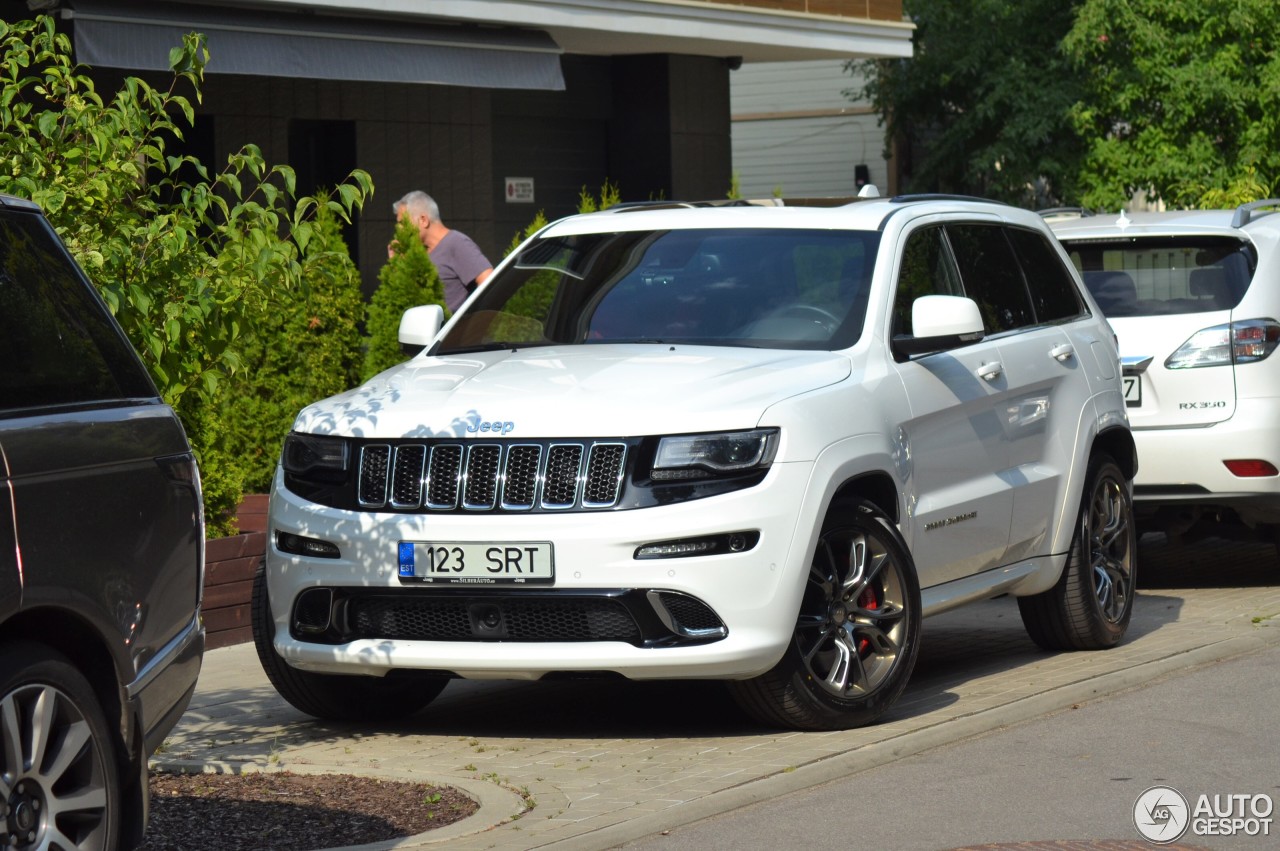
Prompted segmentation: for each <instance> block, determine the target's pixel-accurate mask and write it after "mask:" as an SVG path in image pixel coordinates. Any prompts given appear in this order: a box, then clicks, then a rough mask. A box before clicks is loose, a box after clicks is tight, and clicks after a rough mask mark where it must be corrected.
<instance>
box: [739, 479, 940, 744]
mask: <svg viewBox="0 0 1280 851" xmlns="http://www.w3.org/2000/svg"><path fill="white" fill-rule="evenodd" d="M920 619H921V608H920V584H919V580H918V578H917V577H916V570H915V563H914V562H913V561H912V559H911V554H910V552H909V551H908V549H907V546H906V543H905V542H904V541H903V540H902V536H901V534H899V532H898V530H897V528H895V526H894V525H893V523H892V522H891V521H890V520H889V518H888V517H887V516H885V514H884V513H883V512H882V511H880V510H879V509H878V508H876V507H875V506H874V505H873V504H871V503H869V502H865V501H861V500H843V501H840V502H837V503H835V504H833V505H832V507H831V509H830V510H829V511H828V513H827V517H826V520H825V521H824V522H823V524H822V533H821V536H820V538H819V540H818V545H817V547H816V550H815V553H814V557H813V563H812V565H811V566H810V570H809V576H808V579H807V581H806V584H805V591H804V597H803V599H802V601H801V604H800V611H799V614H798V617H797V619H796V628H795V631H794V633H793V635H792V640H791V642H790V644H789V645H788V647H787V649H786V651H785V652H784V653H783V655H782V659H781V660H779V662H778V663H777V665H775V666H774V667H773V668H772V669H771V670H769V671H768V672H766V673H764V674H762V675H760V676H758V677H755V678H753V679H750V680H743V681H737V682H732V683H730V689H731V691H732V692H733V695H734V697H735V699H736V700H737V701H738V703H739V705H740V706H741V707H742V708H743V709H744V710H745V711H746V712H747V713H748V714H749V715H751V716H752V717H753V718H755V719H756V720H758V721H761V722H763V723H766V724H770V725H781V726H784V727H792V728H795V729H799V730H843V729H848V728H851V727H861V726H864V725H866V724H870V723H872V722H874V721H875V720H877V719H878V718H879V717H880V716H881V715H883V714H884V713H885V711H887V710H888V709H889V707H890V706H892V705H893V702H894V701H895V700H897V698H898V696H899V695H901V694H902V690H903V689H904V688H905V687H906V685H907V680H908V679H909V678H910V676H911V670H912V668H913V667H914V666H915V660H916V653H917V652H918V650H919V644H920Z"/></svg>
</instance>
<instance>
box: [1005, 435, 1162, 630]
mask: <svg viewBox="0 0 1280 851" xmlns="http://www.w3.org/2000/svg"><path fill="white" fill-rule="evenodd" d="M1085 482H1086V483H1085V489H1084V493H1083V495H1082V498H1081V500H1080V515H1079V517H1078V519H1077V520H1076V528H1075V534H1074V536H1073V537H1072V539H1071V551H1070V553H1069V554H1068V556H1067V564H1066V566H1065V567H1064V568H1063V569H1062V576H1061V577H1059V578H1058V583H1057V584H1056V585H1055V586H1054V587H1053V588H1051V589H1050V590H1048V591H1045V592H1044V593H1042V594H1035V595H1032V596H1029V597H1019V598H1018V611H1019V612H1020V613H1021V614H1022V623H1023V625H1024V626H1026V629H1027V633H1028V634H1029V635H1030V636H1031V639H1032V640H1033V641H1034V642H1035V643H1036V644H1038V645H1040V646H1041V647H1043V648H1044V649H1046V650H1102V649H1105V648H1107V647H1114V646H1115V645H1116V644H1119V643H1120V640H1121V639H1123V638H1124V634H1125V631H1126V630H1127V629H1128V626H1129V619H1130V617H1131V616H1132V614H1133V596H1134V589H1135V584H1134V583H1135V579H1136V572H1137V564H1138V533H1137V526H1136V524H1135V522H1134V515H1133V500H1132V498H1131V496H1130V494H1129V487H1128V484H1127V481H1126V479H1125V476H1124V473H1123V472H1122V471H1121V470H1120V467H1119V466H1118V465H1117V464H1116V463H1115V461H1113V460H1112V459H1111V458H1110V457H1108V456H1106V455H1096V456H1094V457H1093V459H1092V460H1091V461H1090V463H1089V475H1088V477H1087V478H1086V480H1085Z"/></svg>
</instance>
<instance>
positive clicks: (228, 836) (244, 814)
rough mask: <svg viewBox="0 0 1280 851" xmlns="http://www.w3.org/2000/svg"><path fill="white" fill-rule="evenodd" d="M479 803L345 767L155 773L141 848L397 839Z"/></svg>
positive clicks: (276, 848) (290, 849)
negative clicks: (311, 771)
mask: <svg viewBox="0 0 1280 851" xmlns="http://www.w3.org/2000/svg"><path fill="white" fill-rule="evenodd" d="M477 809H479V804H478V803H476V801H475V800H473V799H472V798H470V797H468V796H467V795H465V794H464V793H462V792H460V791H458V790H457V789H454V788H452V787H449V786H433V785H429V784H422V783H408V782H401V781H396V780H381V779H378V778H373V777H357V776H354V775H350V774H293V773H290V772H287V771H279V772H259V773H251V774H159V773H155V774H152V776H151V820H150V822H149V823H148V826H147V834H146V841H145V842H144V843H143V844H142V845H141V846H140V847H139V851H208V849H211V848H217V849H221V851H315V849H322V848H336V847H341V846H344V845H362V844H365V843H368V842H380V841H383V840H388V839H402V838H404V837H406V836H413V835H415V834H419V833H425V832H426V831H429V830H433V829H435V828H440V827H444V826H445V825H447V824H452V823H453V822H455V821H458V820H460V819H463V818H466V817H467V816H469V815H471V814H472V813H474V812H475V811H476V810H477Z"/></svg>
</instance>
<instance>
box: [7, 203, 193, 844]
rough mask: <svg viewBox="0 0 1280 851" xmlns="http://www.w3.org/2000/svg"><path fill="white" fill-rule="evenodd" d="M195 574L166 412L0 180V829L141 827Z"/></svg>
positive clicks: (126, 839)
mask: <svg viewBox="0 0 1280 851" xmlns="http://www.w3.org/2000/svg"><path fill="white" fill-rule="evenodd" d="M203 572H204V515H203V509H202V508H201V499H200V478H199V473H198V471H197V468H196V463H195V458H194V456H193V455H192V453H191V448H190V446H189V445H188V443H187V439H186V435H185V433H184V432H183V429H182V426H181V424H180V423H179V422H178V419H177V417H176V416H175V415H174V412H173V410H172V409H171V408H170V407H169V406H168V405H166V404H165V403H164V402H163V401H162V400H161V399H160V397H159V394H158V393H157V392H156V388H155V385H154V384H153V383H152V381H151V379H150V377H149V376H148V375H147V372H146V370H145V369H144V367H143V365H142V363H141V362H140V361H139V359H138V356H137V354H136V353H135V352H134V350H133V349H132V348H131V346H130V345H129V341H128V340H127V339H126V338H125V336H124V334H123V333H122V332H121V330H120V327H119V326H118V325H117V324H116V322H115V320H114V319H113V318H112V317H111V314H110V313H109V312H108V311H107V309H106V306H105V305H104V304H103V302H102V300H101V299H100V298H99V297H98V295H97V294H96V292H95V291H94V289H93V287H92V286H91V284H90V283H89V281H88V280H87V279H86V278H85V276H84V274H83V273H82V272H81V271H80V269H79V267H78V266H77V265H76V263H75V261H74V260H73V259H72V258H71V256H70V254H68V252H67V250H66V248H65V247H64V246H63V245H62V243H61V241H60V240H59V239H58V237H57V235H56V234H55V233H54V231H53V229H52V227H50V225H49V223H48V222H47V221H46V220H45V218H44V217H43V215H42V214H41V212H40V210H39V208H38V207H37V206H36V205H34V204H32V203H30V202H28V201H23V200H20V199H16V198H12V197H8V196H0V795H3V796H4V801H3V804H4V806H3V807H2V808H0V813H2V814H3V815H0V844H3V845H5V846H15V847H18V848H36V847H39V848H49V847H59V848H71V847H75V848H86V849H90V848H91V849H107V850H108V851H110V849H116V848H132V847H134V846H135V845H136V844H137V843H138V842H139V841H140V840H141V837H142V831H143V828H144V826H145V822H146V814H147V757H148V756H149V755H150V754H151V753H152V752H153V751H154V750H155V749H156V747H157V746H159V744H160V743H161V741H163V739H164V737H165V736H166V735H167V734H168V732H169V730H170V729H171V728H172V727H173V725H174V724H175V723H176V722H177V720H178V718H179V717H180V716H181V715H182V713H183V711H184V710H185V709H186V707H187V703H188V701H189V700H190V698H191V693H192V691H193V690H194V688H195V682H196V677H197V675H198V674H199V672H200V661H201V656H202V653H203V651H204V627H203V626H202V624H201V621H200V617H199V607H200V594H201V587H202V581H203Z"/></svg>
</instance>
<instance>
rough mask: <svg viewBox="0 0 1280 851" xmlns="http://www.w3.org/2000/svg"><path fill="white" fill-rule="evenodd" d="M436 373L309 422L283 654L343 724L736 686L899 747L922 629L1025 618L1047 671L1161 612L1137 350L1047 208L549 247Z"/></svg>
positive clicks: (395, 375)
mask: <svg viewBox="0 0 1280 851" xmlns="http://www.w3.org/2000/svg"><path fill="white" fill-rule="evenodd" d="M401 340H402V342H405V343H417V344H420V345H425V350H424V351H422V352H421V353H419V354H417V355H416V356H414V357H413V358H412V359H411V360H409V361H408V362H407V363H405V364H403V365H401V366H398V367H395V368H393V369H390V370H388V371H386V372H384V373H382V374H381V375H379V376H377V377H375V378H374V379H372V380H371V381H369V382H368V383H366V384H364V385H363V386H361V387H358V388H356V389H354V390H351V391H349V392H347V393H344V394H342V395H339V396H335V397H333V398H330V399H326V400H323V401H321V402H317V403H315V404H313V405H311V406H309V407H307V408H306V409H304V410H303V411H302V412H301V413H300V414H299V416H298V418H297V420H296V422H295V424H294V426H293V430H292V431H291V432H290V434H289V435H288V437H287V438H286V440H285V444H284V450H283V453H282V459H281V463H280V467H279V470H278V472H277V474H276V479H275V484H274V488H273V493H272V498H271V509H270V528H271V543H270V545H269V547H268V553H267V556H266V559H265V565H264V570H263V571H262V572H261V574H260V575H259V576H258V578H257V581H256V583H255V597H254V634H255V639H256V643H257V649H258V654H259V657H260V659H261V661H262V664H263V666H264V668H265V669H266V672H267V674H268V675H269V677H270V679H271V681H272V683H273V684H274V685H275V687H276V688H277V689H278V690H279V691H280V693H281V694H282V695H283V696H284V697H285V698H286V699H287V700H288V701H289V702H290V703H292V704H293V705H294V706H296V707H297V708H298V709H300V710H302V711H303V712H306V713H309V714H312V715H315V716H317V717H322V718H329V719H366V720H367V719H379V718H388V717H393V716H401V715H406V714H409V713H413V712H416V711H417V710H419V709H420V708H422V707H423V706H424V705H426V704H427V703H428V702H429V701H430V700H431V699H432V698H434V697H435V696H436V695H438V694H439V693H440V691H441V689H443V688H444V687H445V685H446V684H447V682H448V681H449V679H450V678H454V677H464V678H522V679H537V678H541V677H552V676H592V675H601V676H607V675H613V676H616V675H623V676H626V677H630V678H634V679H650V678H699V679H706V678H718V679H723V680H726V681H727V682H728V683H729V685H730V688H731V690H732V691H733V693H734V694H735V696H736V697H737V699H738V701H739V703H740V704H741V705H742V706H743V707H744V708H745V709H746V710H747V711H748V712H749V713H750V714H751V715H752V716H754V717H755V718H756V719H757V720H760V721H762V722H764V723H768V724H776V725H784V726H790V727H795V728H799V729H837V728H844V727H851V726H855V725H860V724H866V723H870V722H871V721H873V720H875V719H876V718H877V717H879V716H880V715H881V714H882V713H883V712H884V711H885V710H886V709H888V708H889V706H890V705H891V704H892V703H893V701H894V700H895V699H896V698H897V696H898V695H899V694H900V693H901V692H902V689H903V688H904V686H905V685H906V682H907V679H908V677H909V675H910V672H911V669H912V666H913V664H914V662H915V657H916V652H917V649H918V646H919V641H920V625H921V619H922V618H923V617H925V616H928V615H931V614H934V613H937V612H941V611H944V610H947V609H950V608H952V607H955V606H959V605H961V604H964V603H966V602H969V601H974V600H981V599H986V598H990V597H992V596H995V595H999V594H1010V595H1015V596H1017V597H1018V598H1019V603H1020V608H1021V612H1022V617H1023V620H1024V622H1025V624H1026V626H1027V628H1028V631H1029V632H1030V634H1031V636H1032V638H1034V639H1035V641H1037V642H1038V643H1039V644H1041V645H1042V646H1044V647H1047V648H1057V649H1091V648H1102V647H1108V646H1111V645H1114V644H1116V643H1117V642H1119V641H1120V640H1121V638H1122V636H1123V634H1124V632H1125V629H1126V626H1127V624H1128V621H1129V617H1130V613H1131V607H1132V605H1133V597H1134V571H1135V566H1136V564H1135V562H1136V538H1135V533H1134V529H1133V523H1132V504H1131V480H1132V477H1133V475H1134V473H1135V471H1136V469H1137V456H1136V452H1135V449H1134V444H1133V440H1132V438H1131V436H1130V433H1129V424H1128V419H1127V416H1126V409H1125V403H1124V398H1123V392H1122V387H1121V375H1120V366H1119V357H1118V353H1117V350H1116V343H1115V338H1114V335H1113V333H1112V330H1111V328H1110V327H1109V326H1108V324H1107V322H1106V320H1105V318H1104V317H1103V316H1102V314H1101V313H1100V312H1099V310H1098V309H1097V306H1096V305H1095V303H1094V302H1093V300H1092V298H1091V297H1090V296H1089V295H1088V294H1087V292H1086V291H1085V290H1084V289H1083V287H1082V286H1081V284H1080V279H1079V277H1078V276H1077V275H1076V274H1075V272H1074V271H1073V270H1072V268H1071V266H1070V264H1069V263H1068V261H1067V259H1066V256H1065V254H1064V253H1063V251H1062V248H1061V246H1060V245H1059V244H1058V243H1057V242H1056V241H1055V240H1054V239H1053V238H1052V234H1051V233H1050V231H1049V230H1048V228H1047V227H1046V225H1045V224H1044V222H1043V221H1042V220H1041V218H1040V217H1039V216H1037V215H1036V214H1034V213H1031V212H1028V211H1023V210H1019V209H1015V208H1012V207H1008V206H1004V205H1000V204H995V203H990V202H984V201H979V200H975V199H958V198H946V197H924V196H920V197H906V198H892V199H886V198H868V199H863V200H858V201H854V202H851V203H848V204H845V205H843V206H829V207H823V206H818V205H816V204H811V205H809V206H781V205H763V204H762V205H752V204H738V205H731V204H713V205H679V204H669V205H665V206H662V205H658V206H641V207H630V208H628V207H623V208H617V209H614V210H609V211H605V212H601V213H594V214H590V215H583V216H575V217H571V218H568V219H564V220H561V221H559V222H555V223H553V224H551V225H549V226H548V227H546V228H545V229H544V230H542V231H541V232H540V233H538V234H537V235H536V236H534V237H532V238H531V239H529V240H528V241H526V242H525V243H524V244H523V245H522V246H521V247H520V248H519V249H518V250H516V251H515V252H513V253H512V255H511V256H509V257H508V258H507V259H506V260H505V261H504V262H503V263H502V264H501V265H500V266H499V268H498V269H497V270H496V271H495V273H494V275H493V277H492V278H491V279H490V281H489V282H488V283H487V284H486V285H485V286H484V287H482V288H481V289H480V290H479V291H478V292H477V293H476V294H475V295H474V296H472V297H471V299H470V300H469V301H468V302H467V304H466V305H465V307H463V308H462V309H461V310H460V311H459V312H458V313H457V314H456V315H455V316H454V317H453V318H452V319H451V320H450V322H449V324H448V325H446V326H444V327H443V329H441V328H440V312H439V308H436V307H422V308H414V309H413V310H411V311H409V312H408V313H407V314H406V316H405V319H404V322H403V323H402V325H401Z"/></svg>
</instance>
